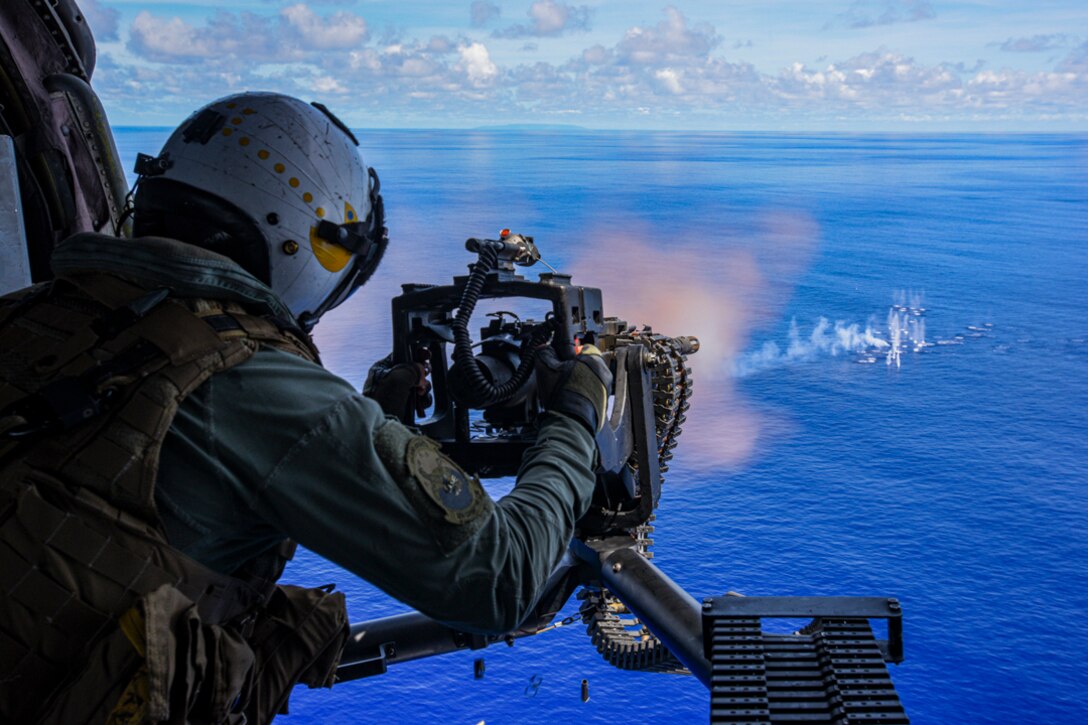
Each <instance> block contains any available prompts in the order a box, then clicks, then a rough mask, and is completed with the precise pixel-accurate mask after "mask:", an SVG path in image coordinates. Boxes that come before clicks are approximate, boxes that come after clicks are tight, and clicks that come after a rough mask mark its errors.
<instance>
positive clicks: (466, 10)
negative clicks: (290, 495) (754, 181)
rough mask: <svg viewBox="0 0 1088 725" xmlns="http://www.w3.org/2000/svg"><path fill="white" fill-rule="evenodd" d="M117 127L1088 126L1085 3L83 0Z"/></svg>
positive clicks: (811, 129)
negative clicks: (205, 117)
mask: <svg viewBox="0 0 1088 725" xmlns="http://www.w3.org/2000/svg"><path fill="white" fill-rule="evenodd" d="M77 2H78V3H79V5H80V8H81V9H82V10H83V12H84V14H85V16H86V18H87V21H88V24H89V25H90V27H91V29H92V30H93V32H94V35H95V38H96V39H97V47H98V63H97V67H96V68H95V72H94V75H93V85H94V88H95V90H96V91H97V92H98V93H99V95H100V96H101V98H102V101H103V104H104V106H105V108H106V109H107V111H108V112H109V115H110V116H111V117H112V118H114V119H115V120H117V121H119V122H120V124H121V125H125V126H151V127H172V126H175V125H177V124H178V123H179V122H180V121H181V120H182V119H184V118H185V117H186V116H188V115H189V114H190V113H191V112H192V111H193V110H195V109H196V108H197V107H200V106H202V105H204V104H206V103H208V102H210V101H212V100H214V99H216V98H219V97H222V96H226V95H230V94H234V93H240V92H244V91H249V90H253V91H257V90H265V91H274V92H280V93H286V94H289V95H293V96H297V97H300V98H304V99H306V100H315V101H320V102H322V103H324V104H325V105H327V106H328V107H329V108H331V109H333V111H334V112H336V113H337V114H338V115H339V116H340V117H341V118H343V120H344V121H345V122H346V123H347V124H348V125H350V126H353V127H357V128H406V127H407V128H433V127H434V126H435V124H436V122H440V124H441V126H442V127H444V128H449V129H451V130H452V129H463V128H477V127H480V126H492V125H499V126H506V125H522V124H568V123H573V124H574V125H578V126H582V127H584V128H586V129H598V130H649V131H685V130H690V131H698V132H703V131H722V130H726V131H756V132H777V131H786V132H798V131H800V132H805V133H825V132H847V133H867V132H874V131H875V132H886V131H894V132H911V133H913V132H922V133H927V132H953V133H959V132H965V133H971V132H983V133H990V132H997V133H1021V132H1025V133H1035V132H1063V133H1064V132H1079V131H1085V130H1088V26H1086V25H1085V11H1084V6H1083V0H1039V2H1036V3H1034V4H1032V5H1031V6H1030V7H1029V6H1027V5H1026V4H1025V3H1023V2H1018V1H1016V0H959V1H958V2H956V3H949V2H943V1H942V0H832V2H830V3H824V4H815V3H811V2H802V1H801V0H783V1H782V2H777V3H760V2H754V1H753V0H738V1H737V2H731V3H719V4H713V5H712V4H708V3H700V2H696V1H695V0H627V1H625V2H616V0H461V2H453V3H450V2H436V1H435V0H400V1H399V2H396V3H390V2H384V1H378V0H370V1H368V2H363V0H193V2H188V3H180V2H162V1H156V2H153V1H151V0H77Z"/></svg>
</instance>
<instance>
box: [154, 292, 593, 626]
mask: <svg viewBox="0 0 1088 725" xmlns="http://www.w3.org/2000/svg"><path fill="white" fill-rule="evenodd" d="M252 284H258V283H257V282H256V281H255V280H253V281H252ZM387 426H393V427H395V428H398V429H402V428H403V426H401V424H400V423H399V422H397V421H396V420H394V419H392V418H388V417H386V416H385V415H384V414H383V412H382V410H381V409H380V408H379V406H378V405H377V403H375V402H374V401H372V400H370V399H369V398H365V397H363V396H362V395H360V394H359V393H358V392H356V391H355V390H354V389H353V388H352V386H351V385H350V384H349V383H347V382H346V381H344V380H342V379H341V378H339V377H337V376H336V375H334V374H332V373H331V372H329V371H327V370H325V369H323V368H322V367H320V366H318V365H315V364H313V363H311V362H308V361H306V360H303V359H301V358H299V357H297V356H294V355H291V354H288V353H285V352H280V351H277V350H272V349H263V350H261V351H259V352H258V353H257V354H256V355H255V356H254V357H252V358H251V359H250V360H248V361H246V362H245V363H243V364H241V365H239V366H237V367H235V368H233V369H231V370H229V371H227V372H225V373H222V374H219V375H216V376H213V377H212V378H211V379H209V380H208V381H207V382H205V383H204V384H203V385H202V386H201V387H200V388H198V389H197V390H196V391H195V392H194V393H192V394H191V395H190V396H189V397H188V398H186V399H185V401H184V402H183V403H182V405H181V407H180V409H179V411H178V414H177V417H176V418H175V419H174V423H173V426H172V427H171V430H170V433H169V434H168V436H167V438H166V440H165V441H164V444H163V448H162V453H161V464H160V469H159V479H158V482H157V486H156V502H157V504H158V508H159V513H160V516H161V517H162V520H163V524H164V527H165V529H166V532H167V535H168V538H169V539H170V541H171V543H172V544H174V545H175V546H177V547H178V548H179V549H181V550H182V551H183V552H184V553H186V554H188V555H189V556H191V557H193V558H194V559H196V560H197V561H200V562H201V563H203V564H205V565H207V566H209V567H210V568H212V569H214V570H216V571H219V572H221V573H230V572H231V571H233V570H234V569H235V568H237V567H238V566H240V565H241V564H242V563H244V562H245V561H247V560H249V559H251V558H253V557H254V556H255V555H257V554H259V553H261V552H262V551H264V550H266V549H268V548H270V547H273V546H275V545H277V544H278V543H279V542H280V541H281V540H282V539H283V537H284V536H287V537H290V538H291V539H293V540H295V541H296V542H298V543H299V544H301V545H302V546H304V547H306V548H308V549H310V550H312V551H314V552H316V553H317V554H320V555H321V556H323V557H325V558H327V559H329V560H330V561H333V562H335V563H336V564H338V565H340V566H342V567H344V568H345V569H347V570H349V571H351V572H353V573H355V574H357V575H358V576H360V577H362V578H364V579H366V580H368V581H370V582H371V583H373V584H374V585H376V586H378V587H379V588H381V589H382V590H384V591H386V592H388V593H389V594H390V595H392V596H393V597H395V598H397V599H399V600H401V601H403V602H405V603H406V604H408V605H410V606H412V607H414V608H416V609H418V610H419V611H421V612H423V613H424V614H427V615H428V616H431V617H433V618H435V619H438V620H441V621H443V622H447V623H450V624H452V625H455V626H457V627H461V628H465V629H468V630H472V631H482V632H493V633H499V632H505V631H509V630H511V629H513V628H514V627H516V626H517V625H518V624H519V623H520V622H521V620H522V619H523V618H524V617H525V616H526V615H527V614H528V612H529V610H530V609H531V607H532V605H533V604H534V603H535V600H536V598H537V597H538V596H539V594H540V588H541V586H542V585H543V584H544V582H545V581H546V580H547V578H548V576H549V574H550V573H551V572H552V570H553V568H554V567H555V565H556V564H557V563H558V561H559V560H560V558H561V557H562V555H563V553H564V551H565V550H566V547H567V544H568V543H569V541H570V538H571V536H572V534H573V531H574V522H575V520H576V519H578V518H579V517H580V516H581V515H582V514H583V513H585V511H586V509H587V507H588V506H589V501H590V497H591V495H592V492H593V485H594V475H593V468H592V464H593V460H594V456H595V443H594V441H593V438H592V437H591V436H590V434H589V432H588V431H587V430H586V429H585V427H584V426H582V425H581V424H580V423H578V422H576V421H575V420H573V419H571V418H568V417H566V416H564V415H561V414H558V413H553V414H549V415H548V416H546V418H545V422H544V424H543V426H542V427H541V431H540V435H539V438H538V442H537V444H536V445H535V446H534V447H533V448H531V449H530V450H529V451H528V452H527V454H526V455H525V458H524V460H523V462H522V466H521V469H520V471H519V474H518V481H517V485H516V486H515V488H514V490H513V491H512V492H511V493H509V494H508V495H507V496H505V497H503V498H502V499H501V500H500V501H498V502H497V503H496V504H495V505H494V506H493V507H490V506H488V507H487V509H486V510H485V511H483V512H482V516H481V517H480V518H479V519H478V520H475V521H472V522H468V523H464V524H453V523H450V522H448V521H444V520H437V521H436V520H435V518H433V517H429V516H427V515H426V514H427V512H426V511H423V512H422V514H421V511H420V504H419V502H418V501H416V502H415V505H414V504H413V501H412V500H411V497H412V491H411V490H410V489H411V487H412V486H414V485H415V484H414V482H412V481H407V480H404V479H405V475H404V471H396V470H394V471H390V466H389V464H388V463H387V462H385V461H383V460H382V457H381V455H380V454H379V451H378V450H377V449H376V446H375V435H376V434H377V433H378V432H379V431H383V433H384V434H385V435H384V437H387V438H388V437H390V436H389V434H390V433H392V432H393V431H392V430H391V429H387V428H385V427H387ZM383 429H385V430H383ZM397 433H398V434H400V435H406V432H404V433H401V431H397ZM394 437H399V436H394ZM394 468H396V467H395V466H394ZM398 476H399V478H400V480H398ZM459 527H467V528H469V529H471V531H456V530H455V529H457V528H459ZM442 529H447V530H445V531H443V530H442ZM469 533H470V534H471V535H468V536H466V534H469Z"/></svg>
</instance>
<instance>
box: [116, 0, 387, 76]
mask: <svg viewBox="0 0 1088 725" xmlns="http://www.w3.org/2000/svg"><path fill="white" fill-rule="evenodd" d="M366 37H367V25H366V21H365V20H364V19H363V18H362V17H360V16H358V15H355V14H353V13H349V12H346V11H340V12H337V13H334V14H333V15H330V16H328V17H322V16H320V15H318V14H317V13H315V12H314V11H313V10H311V9H310V7H309V6H308V5H306V4H304V3H296V4H294V5H290V6H288V7H285V8H282V9H281V10H280V11H279V14H278V15H276V16H267V15H257V14H254V13H248V12H247V13H238V14H235V13H228V12H223V11H219V12H217V13H215V14H213V15H211V16H210V17H209V18H208V20H207V21H206V23H205V24H204V25H203V26H197V25H193V24H192V23H189V22H187V21H185V20H183V19H181V18H179V17H172V18H163V17H160V16H157V15H153V14H151V13H150V12H148V11H146V10H144V11H141V12H140V13H139V14H138V15H137V16H136V18H135V19H134V20H133V22H132V27H131V28H130V30H129V41H128V46H129V49H130V50H131V51H132V52H134V53H135V54H136V55H139V56H142V57H144V58H147V59H149V60H152V61H158V62H180V63H185V62H189V63H195V62H202V61H206V60H211V59H214V60H216V61H219V62H224V61H227V60H234V61H259V62H292V61H298V60H302V59H303V58H304V57H305V56H306V54H308V53H328V52H330V51H336V50H345V49H349V48H353V47H355V46H357V45H359V44H361V43H363V42H364V41H365V40H366Z"/></svg>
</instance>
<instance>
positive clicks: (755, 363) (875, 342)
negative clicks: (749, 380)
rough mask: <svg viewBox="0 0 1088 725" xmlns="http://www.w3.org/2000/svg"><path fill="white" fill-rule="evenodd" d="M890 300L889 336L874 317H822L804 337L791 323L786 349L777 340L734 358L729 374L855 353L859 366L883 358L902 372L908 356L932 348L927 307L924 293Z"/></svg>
mask: <svg viewBox="0 0 1088 725" xmlns="http://www.w3.org/2000/svg"><path fill="white" fill-rule="evenodd" d="M892 299H893V302H892V305H891V306H890V307H889V309H888V316H887V330H886V331H885V332H882V331H881V330H879V329H878V328H877V327H876V323H875V321H874V320H873V319H870V321H869V322H868V323H866V324H865V326H864V327H862V325H861V324H860V323H847V322H845V321H843V320H836V321H834V322H831V321H830V320H829V319H827V318H826V317H820V318H818V319H817V321H816V323H815V324H814V325H813V328H812V331H811V332H808V333H803V332H802V331H801V328H800V326H799V325H798V324H797V320H796V319H793V320H791V321H790V327H789V332H788V333H787V341H786V344H785V346H784V347H783V346H782V345H779V344H778V343H777V342H774V341H768V342H764V343H763V345H762V346H761V347H760V348H759V349H758V350H753V351H748V352H745V353H743V354H741V355H739V356H737V357H735V358H734V359H733V360H732V363H731V365H730V370H731V373H732V375H733V377H745V376H748V375H752V374H755V373H759V372H762V371H764V370H768V369H771V368H776V367H781V366H783V365H789V364H792V363H797V362H806V361H810V360H815V359H817V358H820V357H837V356H840V355H848V354H854V355H857V356H858V358H857V362H859V363H875V362H876V361H877V357H878V356H883V357H884V360H885V362H886V363H887V364H888V365H889V366H894V367H896V368H899V367H901V366H902V364H903V356H904V354H906V353H910V352H921V351H922V350H923V349H924V348H926V347H927V346H928V345H929V343H927V342H926V321H925V313H926V309H925V307H924V306H923V305H924V302H925V294H924V292H921V291H914V290H897V291H896V292H895V293H894V294H893V295H892Z"/></svg>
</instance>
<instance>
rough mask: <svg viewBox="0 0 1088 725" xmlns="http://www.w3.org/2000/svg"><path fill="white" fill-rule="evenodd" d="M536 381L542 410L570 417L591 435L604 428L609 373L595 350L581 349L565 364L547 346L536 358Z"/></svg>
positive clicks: (609, 381) (594, 348)
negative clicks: (583, 426) (576, 355)
mask: <svg viewBox="0 0 1088 725" xmlns="http://www.w3.org/2000/svg"><path fill="white" fill-rule="evenodd" d="M536 381H537V390H538V391H539V392H540V401H541V403H542V404H543V406H544V408H545V409H546V410H554V411H557V412H560V413H564V414H566V415H569V416H571V417H572V418H574V419H575V420H578V421H580V422H581V423H582V424H583V425H585V427H586V428H587V429H588V430H589V432H590V434H592V435H596V434H597V432H598V431H599V430H601V428H603V427H604V421H605V415H606V414H607V411H608V394H609V393H610V392H611V391H612V372H611V371H610V370H609V369H608V365H607V364H606V363H605V361H604V359H603V358H602V357H601V351H600V350H598V349H597V348H596V347H594V346H593V345H583V346H582V351H581V353H580V354H579V355H578V357H576V358H574V359H573V360H567V361H565V362H564V361H560V359H559V356H558V355H556V353H555V350H553V349H552V348H551V347H550V346H549V347H544V348H542V349H541V350H540V351H539V352H537V355H536Z"/></svg>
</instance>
